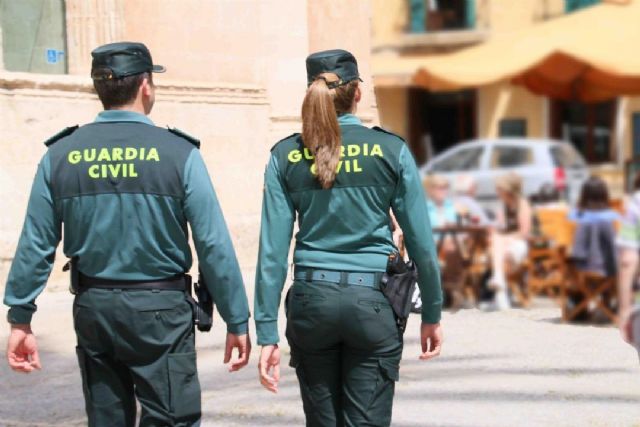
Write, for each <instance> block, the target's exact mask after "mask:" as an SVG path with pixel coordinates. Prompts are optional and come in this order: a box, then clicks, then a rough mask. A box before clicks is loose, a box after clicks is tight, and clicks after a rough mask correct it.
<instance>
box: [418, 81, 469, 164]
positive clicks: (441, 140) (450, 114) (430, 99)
mask: <svg viewBox="0 0 640 427" xmlns="http://www.w3.org/2000/svg"><path fill="white" fill-rule="evenodd" d="M475 136H476V91H475V90H466V91H459V92H446V93H434V92H430V91H427V90H424V89H420V88H411V89H409V147H410V148H411V151H412V152H413V155H414V156H415V158H416V162H418V165H421V164H423V163H425V162H427V161H428V160H429V159H431V158H432V157H433V156H435V155H436V154H438V153H441V152H442V151H444V150H446V149H447V148H449V147H451V146H452V145H455V144H457V143H458V142H461V141H466V140H469V139H473V138H475Z"/></svg>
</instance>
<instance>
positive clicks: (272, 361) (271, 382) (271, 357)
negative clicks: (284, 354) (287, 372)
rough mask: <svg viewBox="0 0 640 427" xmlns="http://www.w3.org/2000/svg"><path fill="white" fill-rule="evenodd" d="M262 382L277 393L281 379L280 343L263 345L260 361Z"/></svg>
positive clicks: (259, 368) (265, 386)
mask: <svg viewBox="0 0 640 427" xmlns="http://www.w3.org/2000/svg"><path fill="white" fill-rule="evenodd" d="M258 371H260V384H262V386H263V387H264V388H266V389H267V390H269V391H271V392H273V393H277V392H278V382H279V381H280V349H279V348H278V345H277V344H275V345H263V346H262V352H261V353H260V362H259V363H258Z"/></svg>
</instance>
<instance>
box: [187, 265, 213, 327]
mask: <svg viewBox="0 0 640 427" xmlns="http://www.w3.org/2000/svg"><path fill="white" fill-rule="evenodd" d="M186 277H187V301H189V304H191V309H192V310H193V323H194V324H195V325H196V328H198V330H199V331H201V332H209V331H210V330H211V326H212V325H213V298H212V297H211V294H210V293H209V289H207V284H206V282H205V279H204V276H203V275H202V273H200V274H199V275H198V281H197V282H196V283H193V290H194V294H195V297H196V298H195V299H194V298H193V296H192V295H191V282H192V280H191V276H190V275H188V274H187V275H186Z"/></svg>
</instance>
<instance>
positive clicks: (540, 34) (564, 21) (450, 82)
mask: <svg viewBox="0 0 640 427" xmlns="http://www.w3.org/2000/svg"><path fill="white" fill-rule="evenodd" d="M605 1H606V0H605ZM394 61H400V62H403V61H404V63H396V64H391V61H389V60H388V62H389V63H388V64H386V65H385V64H382V66H381V67H379V69H378V70H379V71H380V72H381V73H382V74H384V69H385V66H386V67H389V66H391V67H394V68H395V69H396V70H398V69H404V70H409V69H413V70H414V71H415V70H416V69H417V70H418V71H417V72H415V74H414V75H413V82H414V83H415V84H417V85H419V86H422V87H425V88H427V89H430V90H432V91H452V90H460V89H465V88H471V87H478V86H482V85H486V84H491V83H495V82H498V81H502V80H511V81H512V82H513V83H515V84H519V85H523V86H526V87H527V88H528V89H529V90H531V91H532V92H534V93H537V94H540V95H545V96H550V97H553V98H560V99H578V100H581V101H584V102H596V101H601V100H604V99H610V98H613V97H616V96H620V95H640V0H633V1H622V0H617V1H611V0H610V1H609V2H607V3H603V4H601V5H597V6H593V7H589V8H586V9H584V10H581V11H579V12H575V13H572V14H569V15H566V16H563V17H559V18H555V19H552V20H549V21H546V22H544V23H541V24H537V25H534V26H531V27H529V28H526V29H524V30H522V31H518V32H515V33H511V34H508V35H505V36H500V37H495V38H492V39H490V40H489V41H487V42H485V43H483V44H481V45H478V46H475V47H471V48H467V49H464V50H462V51H459V52H456V53H453V54H446V55H441V56H438V57H430V58H411V59H395V60H394ZM374 67H375V63H374Z"/></svg>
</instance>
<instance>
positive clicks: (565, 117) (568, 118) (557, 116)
mask: <svg viewBox="0 0 640 427" xmlns="http://www.w3.org/2000/svg"><path fill="white" fill-rule="evenodd" d="M551 114H552V117H551V135H552V136H553V137H554V138H556V139H562V140H565V141H571V142H572V143H573V145H574V146H575V147H576V148H577V149H578V151H579V152H580V153H581V154H582V155H583V156H584V158H585V159H586V160H587V161H588V162H589V163H592V164H596V163H607V162H611V161H613V159H614V153H613V150H612V143H611V140H612V136H613V131H614V129H615V116H616V101H615V100H612V101H604V102H598V103H593V104H585V103H583V102H579V101H560V100H555V101H553V103H552V108H551Z"/></svg>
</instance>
